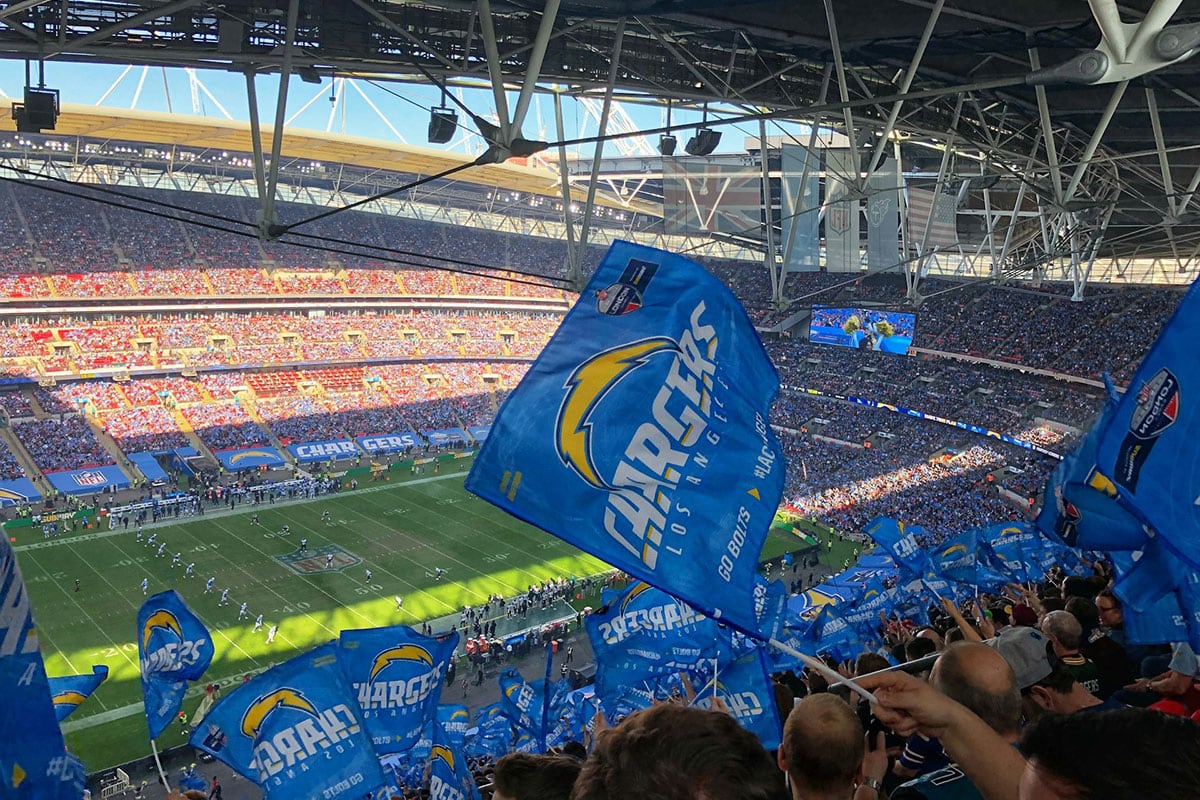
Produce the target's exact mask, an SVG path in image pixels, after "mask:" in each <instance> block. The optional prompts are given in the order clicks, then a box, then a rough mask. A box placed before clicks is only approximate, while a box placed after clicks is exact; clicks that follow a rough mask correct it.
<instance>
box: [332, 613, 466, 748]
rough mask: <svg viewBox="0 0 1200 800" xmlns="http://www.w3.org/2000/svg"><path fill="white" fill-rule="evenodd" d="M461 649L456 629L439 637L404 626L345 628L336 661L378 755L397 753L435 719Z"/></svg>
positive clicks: (415, 738)
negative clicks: (444, 684) (449, 672)
mask: <svg viewBox="0 0 1200 800" xmlns="http://www.w3.org/2000/svg"><path fill="white" fill-rule="evenodd" d="M457 647H458V634H457V633H454V634H451V635H449V636H445V637H442V638H441V639H435V638H433V637H429V636H422V635H421V634H419V633H417V632H416V631H414V630H413V629H412V628H409V627H406V626H404V625H395V626H393V627H390V628H373V629H369V630H349V631H342V635H341V637H340V639H339V640H338V650H337V655H338V663H339V664H341V667H342V672H343V673H344V674H345V676H346V680H348V681H349V682H350V685H351V687H352V688H353V689H354V692H355V694H357V695H358V706H359V709H360V711H361V716H362V718H363V721H364V722H365V723H366V725H367V733H369V734H370V735H371V742H372V743H373V744H374V745H375V751H376V752H377V753H380V754H384V753H399V752H401V751H403V750H407V749H408V748H410V747H412V745H413V743H414V742H416V741H417V739H418V738H419V737H420V735H421V729H422V728H423V727H424V726H425V725H426V723H428V722H429V721H430V720H431V719H433V718H434V710H435V709H436V708H437V703H438V698H440V697H441V694H442V678H443V676H444V675H445V674H446V666H447V664H449V662H450V656H451V655H453V654H454V651H455V649H456V648H457Z"/></svg>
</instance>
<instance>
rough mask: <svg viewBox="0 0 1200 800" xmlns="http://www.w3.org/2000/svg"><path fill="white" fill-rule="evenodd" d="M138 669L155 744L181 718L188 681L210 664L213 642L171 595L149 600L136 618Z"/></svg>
mask: <svg viewBox="0 0 1200 800" xmlns="http://www.w3.org/2000/svg"><path fill="white" fill-rule="evenodd" d="M137 645H138V663H139V665H140V666H141V670H142V693H143V694H144V695H145V700H146V724H147V726H149V728H150V738H151V739H157V738H158V737H159V734H161V733H162V732H163V731H164V730H165V729H166V727H167V725H169V724H170V723H171V721H172V720H173V719H174V718H175V715H176V714H178V713H179V708H180V706H181V705H183V694H184V692H186V691H187V686H188V681H196V680H200V677H201V676H202V675H204V671H205V670H207V669H208V665H209V664H211V663H212V659H213V652H214V651H213V643H212V637H211V636H210V635H209V633H208V628H206V627H204V623H203V622H201V621H200V618H199V617H198V616H196V615H195V613H193V612H192V610H191V609H190V608H188V607H187V604H186V603H184V602H183V598H182V597H180V596H179V593H178V592H176V591H175V590H174V589H171V590H169V591H166V592H160V593H159V594H156V595H151V596H150V597H148V598H146V601H145V602H144V603H142V607H141V608H139V609H138V614H137Z"/></svg>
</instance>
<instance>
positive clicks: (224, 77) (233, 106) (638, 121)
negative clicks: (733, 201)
mask: <svg viewBox="0 0 1200 800" xmlns="http://www.w3.org/2000/svg"><path fill="white" fill-rule="evenodd" d="M195 74H196V77H197V79H198V83H197V85H196V86H195V91H194V92H193V85H192V83H193V82H192V81H191V80H190V79H189V76H188V75H187V73H186V72H185V71H184V70H182V69H162V68H159V67H150V68H143V67H122V66H117V65H111V66H110V65H82V64H71V63H66V62H63V63H55V62H53V61H50V62H47V63H46V85H47V86H49V87H52V88H56V89H58V90H59V91H60V93H61V98H62V102H64V103H79V104H84V105H104V106H111V107H116V108H127V109H128V108H137V109H139V110H143V111H163V112H166V111H173V112H174V113H182V114H193V113H199V114H201V115H203V116H211V117H217V118H225V116H226V114H228V115H229V116H230V117H232V118H233V119H238V120H246V119H248V118H249V112H248V109H247V103H246V83H245V79H244V78H243V77H242V76H241V75H240V74H235V73H229V72H218V71H211V70H210V71H205V70H197V71H196V73H195ZM33 80H34V82H35V83H36V81H37V71H36V67H35V69H34V73H33ZM24 84H25V65H24V63H23V62H20V61H3V62H0V90H3V92H4V93H5V94H6V95H8V96H10V97H17V98H19V97H20V96H21V93H22V88H23V86H24ZM277 85H278V76H275V75H268V76H264V77H260V78H259V79H258V83H257V87H258V99H259V109H260V111H259V113H260V116H261V119H262V120H263V121H264V122H265V123H270V122H271V121H272V120H273V119H274V115H275V97H276V86H277ZM333 89H334V87H333V85H332V82H331V81H330V80H329V79H325V80H324V81H323V82H322V84H321V85H319V86H318V85H315V84H310V83H304V82H303V81H301V80H300V79H299V78H298V77H296V76H293V77H292V80H291V86H290V89H289V92H288V106H287V118H288V119H289V120H290V121H289V125H291V126H295V127H298V128H306V129H310V130H318V131H326V130H328V131H331V132H334V133H346V134H351V135H355V136H366V137H368V138H372V139H381V140H384V141H393V142H395V141H404V142H407V143H408V144H412V145H419V146H430V145H428V143H427V141H426V126H427V125H428V122H429V113H428V109H429V107H430V106H431V105H436V104H439V103H440V101H441V93H440V91H439V90H438V89H436V88H433V87H430V86H424V85H418V84H409V83H382V82H380V83H375V82H371V81H362V80H359V81H341V82H339V83H338V85H337V87H336V89H337V90H336V91H333ZM331 94H332V95H333V96H334V97H335V98H336V102H331V101H330V99H329V98H330V96H331ZM455 94H456V95H458V96H459V97H460V99H462V100H463V102H464V103H465V104H466V105H467V106H468V107H469V108H471V109H472V110H473V111H474V112H475V113H476V114H479V115H480V116H481V117H484V118H490V119H495V113H496V112H495V101H494V99H493V96H492V93H491V90H490V89H489V90H486V91H484V90H480V89H458V90H455ZM516 96H517V93H516V92H510V93H509V100H508V103H509V108H510V109H512V108H514V107H515V106H516ZM589 105H590V109H589ZM600 105H601V103H600V99H599V98H597V99H596V100H595V101H594V102H592V103H590V104H587V103H581V102H576V101H575V100H573V99H569V98H566V99H564V103H563V118H564V126H565V134H566V138H568V139H571V138H576V137H580V136H590V135H594V134H595V133H596V132H597V123H596V119H595V115H596V114H598V113H599V110H600ZM622 113H623V114H624V115H626V117H627V120H628V123H629V124H630V125H631V127H632V128H633V129H638V130H640V129H645V128H653V127H657V126H660V125H663V124H665V119H664V115H663V112H662V110H661V109H658V108H651V107H647V106H639V105H634V104H622V105H620V107H619V109H618V111H617V114H616V116H617V117H619V116H621V114H622ZM464 119H465V118H462V117H461V116H460V124H461V123H462V121H463V120H464ZM672 121H673V122H676V123H679V122H689V123H690V122H697V123H698V122H699V121H700V115H699V114H696V113H692V112H685V111H676V113H674V114H673V117H672ZM460 130H463V131H464V133H465V130H464V129H461V128H460ZM524 130H525V134H526V136H529V137H531V138H541V139H544V140H546V141H553V140H554V139H556V138H557V136H556V134H555V121H554V103H553V100H552V98H551V97H550V96H549V95H535V99H534V101H533V103H532V104H531V106H530V111H529V115H528V118H527V120H526V122H525V127H524ZM787 130H789V131H790V132H793V133H795V132H797V131H798V127H797V126H795V125H788V126H787ZM610 131H611V128H610ZM782 131H783V129H782V128H781V127H779V126H777V125H774V124H770V125H768V130H767V134H768V136H773V135H779V134H780V133H782ZM757 135H758V123H756V122H752V123H747V124H744V125H737V126H732V127H725V128H724V136H723V138H722V141H721V145H720V147H719V149H718V151H717V152H721V153H742V152H745V146H744V139H745V137H746V136H757ZM679 138H680V151H679V152H682V143H683V142H684V141H686V132H681V133H680V134H679ZM657 141H658V138H657V136H654V137H651V138H650V139H648V140H645V141H642V142H629V143H627V144H625V145H624V149H626V150H627V151H631V152H638V150H637V148H640V152H641V153H646V152H648V148H653V147H654V146H655V145H656V144H657ZM444 147H446V148H448V149H453V150H457V151H459V152H472V153H475V152H479V150H480V149H481V148H482V145H481V140H480V139H479V138H478V137H476V136H470V137H467V136H465V135H458V136H455V137H454V139H452V140H451V142H450V144H449V145H446V146H444ZM591 153H592V147H591V145H587V146H586V148H585V152H584V155H585V156H586V157H589V158H590V157H591ZM619 154H621V147H620V146H617V145H614V144H609V145H607V146H606V148H605V155H606V156H614V155H619Z"/></svg>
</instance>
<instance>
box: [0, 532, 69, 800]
mask: <svg viewBox="0 0 1200 800" xmlns="http://www.w3.org/2000/svg"><path fill="white" fill-rule="evenodd" d="M65 750H66V747H65V746H64V745H63V737H62V733H61V732H60V731H59V728H58V720H57V719H55V714H54V706H53V704H52V703H51V701H50V686H49V684H48V682H47V679H46V668H45V666H44V664H43V662H42V653H41V651H40V650H39V649H38V637H37V629H36V628H35V627H34V624H33V610H32V608H31V606H30V604H29V594H28V593H27V592H26V591H25V581H24V580H23V579H22V578H21V571H20V569H18V568H17V557H16V555H15V554H14V553H13V550H12V545H11V544H9V541H8V537H7V536H0V797H3V798H5V800H8V798H14V800H78V798H80V797H82V796H83V785H84V778H85V777H86V776H85V774H84V770H83V766H82V765H81V764H80V763H79V761H78V759H76V758H75V757H74V756H72V755H70V754H69V753H66V752H65Z"/></svg>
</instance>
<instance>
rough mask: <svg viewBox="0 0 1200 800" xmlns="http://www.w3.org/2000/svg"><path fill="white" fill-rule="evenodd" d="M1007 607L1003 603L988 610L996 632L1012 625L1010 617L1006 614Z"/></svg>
mask: <svg viewBox="0 0 1200 800" xmlns="http://www.w3.org/2000/svg"><path fill="white" fill-rule="evenodd" d="M1008 609H1009V607H1008V606H1006V605H1004V604H1003V603H996V604H995V605H993V606H992V607H991V608H989V609H988V611H989V612H991V615H992V622H994V623H995V624H996V630H1000V629H1001V628H1007V627H1008V626H1009V625H1011V624H1012V617H1010V616H1009V614H1008Z"/></svg>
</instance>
